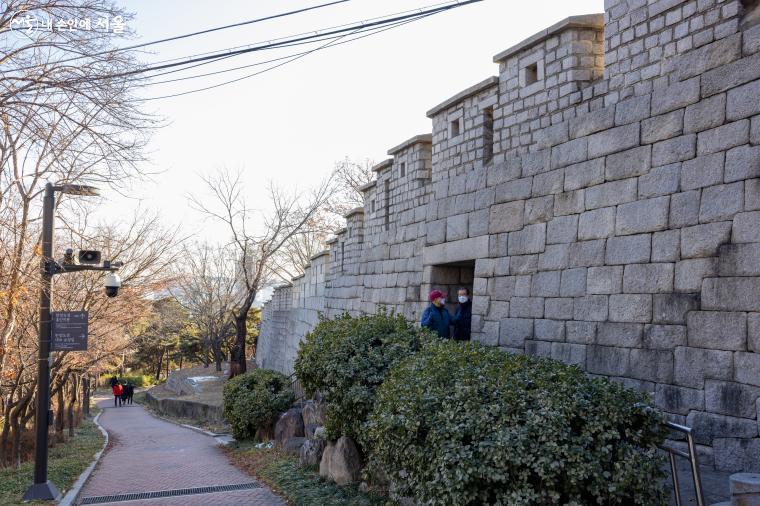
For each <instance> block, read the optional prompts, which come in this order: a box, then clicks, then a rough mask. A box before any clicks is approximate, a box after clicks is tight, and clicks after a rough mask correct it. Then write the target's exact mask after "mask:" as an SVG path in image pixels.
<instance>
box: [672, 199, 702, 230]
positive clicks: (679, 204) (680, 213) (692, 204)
mask: <svg viewBox="0 0 760 506" xmlns="http://www.w3.org/2000/svg"><path fill="white" fill-rule="evenodd" d="M700 193H701V192H700V191H699V190H693V191H688V192H682V193H676V194H674V195H671V197H670V220H669V221H670V227H673V228H683V227H685V226H689V225H696V224H697V223H699V198H700Z"/></svg>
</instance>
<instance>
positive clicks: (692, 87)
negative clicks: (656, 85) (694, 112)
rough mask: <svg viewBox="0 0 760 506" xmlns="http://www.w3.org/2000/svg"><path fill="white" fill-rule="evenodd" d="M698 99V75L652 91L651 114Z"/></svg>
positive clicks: (678, 107) (685, 104)
mask: <svg viewBox="0 0 760 506" xmlns="http://www.w3.org/2000/svg"><path fill="white" fill-rule="evenodd" d="M698 101H699V77H695V78H692V79H689V80H686V81H681V82H678V83H675V84H672V85H670V86H668V87H667V88H663V89H659V90H655V91H654V92H653V93H652V115H653V116H657V115H660V114H664V113H666V112H670V111H674V110H676V109H681V108H683V107H686V106H688V105H691V104H694V103H696V102H698Z"/></svg>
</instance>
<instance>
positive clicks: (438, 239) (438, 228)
mask: <svg viewBox="0 0 760 506" xmlns="http://www.w3.org/2000/svg"><path fill="white" fill-rule="evenodd" d="M426 231H427V235H426V237H425V244H427V245H428V246H429V245H433V244H441V243H442V242H445V241H446V220H435V221H431V222H429V223H428V225H427V228H426Z"/></svg>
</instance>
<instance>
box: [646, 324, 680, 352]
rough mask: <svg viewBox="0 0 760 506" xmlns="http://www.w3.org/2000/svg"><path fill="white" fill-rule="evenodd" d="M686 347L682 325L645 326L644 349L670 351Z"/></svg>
mask: <svg viewBox="0 0 760 506" xmlns="http://www.w3.org/2000/svg"><path fill="white" fill-rule="evenodd" d="M677 346H686V327H685V326H684V325H645V326H644V347H645V348H648V349H652V350H672V349H674V348H676V347H677Z"/></svg>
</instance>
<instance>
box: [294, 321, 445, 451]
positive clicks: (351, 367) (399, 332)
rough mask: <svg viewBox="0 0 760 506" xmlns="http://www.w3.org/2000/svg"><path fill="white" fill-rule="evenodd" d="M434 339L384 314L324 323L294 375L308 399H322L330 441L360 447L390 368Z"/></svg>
mask: <svg viewBox="0 0 760 506" xmlns="http://www.w3.org/2000/svg"><path fill="white" fill-rule="evenodd" d="M432 338H433V337H432V334H430V333H429V332H428V331H427V330H421V329H419V328H417V327H415V326H414V325H412V324H411V323H409V322H408V321H406V320H405V319H404V318H403V317H401V316H395V315H393V314H389V313H387V312H385V311H381V312H380V313H379V314H376V315H367V316H360V317H352V316H350V315H348V314H344V315H342V316H339V317H337V318H335V319H334V320H328V319H325V318H321V319H320V322H319V324H317V326H316V327H315V328H314V330H313V331H311V332H310V333H309V334H307V335H306V339H305V340H304V341H303V342H302V343H301V345H300V349H299V351H298V358H296V362H295V371H296V375H297V376H298V379H299V380H300V382H301V385H302V386H303V388H304V390H305V391H306V392H307V393H308V394H314V393H316V392H321V393H322V394H324V396H325V398H326V400H327V411H326V415H325V419H326V420H325V429H326V430H327V435H328V437H330V438H332V439H336V438H338V437H339V436H341V435H347V436H351V437H353V438H354V439H355V440H357V441H358V437H357V436H358V435H359V434H360V433H361V428H362V425H363V424H364V423H365V421H366V419H367V416H368V415H369V413H370V411H371V410H372V406H373V404H374V400H375V390H376V389H377V387H378V386H379V385H380V384H381V383H382V382H383V379H384V378H385V375H386V373H387V371H388V368H389V367H390V366H391V365H392V364H393V363H395V362H396V361H398V360H399V359H401V358H403V357H405V356H407V355H409V353H412V352H414V351H416V350H418V349H419V348H420V345H421V343H422V342H424V341H426V340H430V339H432Z"/></svg>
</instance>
